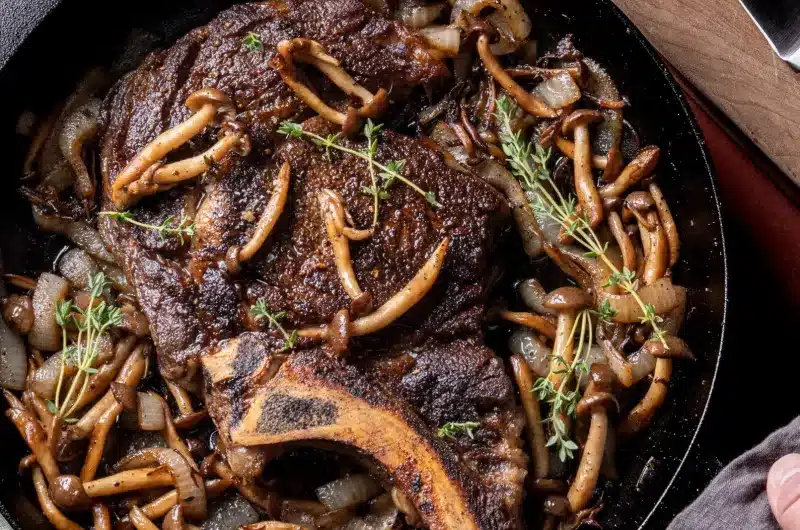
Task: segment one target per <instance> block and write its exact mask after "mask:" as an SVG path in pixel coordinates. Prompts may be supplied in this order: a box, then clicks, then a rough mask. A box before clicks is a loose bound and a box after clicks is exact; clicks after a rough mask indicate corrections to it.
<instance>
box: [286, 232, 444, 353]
mask: <svg viewBox="0 0 800 530" xmlns="http://www.w3.org/2000/svg"><path fill="white" fill-rule="evenodd" d="M449 246H450V238H447V237H446V238H444V239H443V240H442V242H441V243H439V246H438V247H436V249H435V250H434V251H433V253H432V254H431V256H430V257H429V258H428V260H427V261H426V262H425V264H423V265H422V268H420V270H419V271H418V272H417V274H416V275H415V276H414V277H413V278H411V280H410V281H409V282H408V283H407V284H406V285H405V286H403V288H402V289H400V291H398V292H397V293H395V294H394V296H392V297H391V298H389V300H387V301H386V302H385V303H384V304H383V305H382V306H380V307H379V308H378V309H376V310H375V311H374V312H372V313H370V314H369V315H367V316H364V317H361V318H359V319H357V320H354V321H353V322H352V323H351V324H350V336H351V337H361V336H363V335H369V334H372V333H375V332H377V331H380V330H382V329H383V328H385V327H387V326H388V325H390V324H391V323H392V322H394V321H395V320H397V319H398V318H400V317H401V316H403V314H405V313H406V312H407V311H408V310H409V309H411V308H412V307H414V305H416V303H417V302H419V301H420V300H422V298H424V297H425V295H426V294H428V291H430V290H431V288H432V287H433V285H434V284H435V283H436V278H438V277H439V273H440V272H441V270H442V266H443V265H444V259H445V257H446V256H447V249H448V247H449ZM298 335H299V336H300V337H306V338H312V339H315V340H320V339H325V338H326V337H327V326H323V327H316V328H305V329H301V330H298Z"/></svg>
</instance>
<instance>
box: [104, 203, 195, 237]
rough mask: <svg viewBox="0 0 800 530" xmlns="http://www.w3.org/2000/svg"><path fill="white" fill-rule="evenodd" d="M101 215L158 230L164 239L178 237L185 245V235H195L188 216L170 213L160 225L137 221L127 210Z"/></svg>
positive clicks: (192, 224)
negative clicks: (177, 216) (179, 216)
mask: <svg viewBox="0 0 800 530" xmlns="http://www.w3.org/2000/svg"><path fill="white" fill-rule="evenodd" d="M99 215H104V216H106V217H110V218H111V219H114V220H117V221H124V222H126V223H130V224H132V225H134V226H138V227H141V228H145V229H147V230H152V231H154V232H157V233H158V235H159V236H161V239H162V240H165V239H167V237H176V238H178V240H179V241H180V244H181V245H183V244H184V242H185V240H184V237H186V238H189V239H191V238H192V237H194V223H192V222H191V221H190V220H189V219H188V218H186V217H181V218H180V219H177V218H176V217H175V216H173V215H170V216H169V217H167V218H166V219H164V221H163V222H162V223H161V224H160V225H153V224H148V223H143V222H141V221H137V220H136V218H134V217H133V214H132V213H131V212H130V211H127V210H126V211H124V212H100V214H99Z"/></svg>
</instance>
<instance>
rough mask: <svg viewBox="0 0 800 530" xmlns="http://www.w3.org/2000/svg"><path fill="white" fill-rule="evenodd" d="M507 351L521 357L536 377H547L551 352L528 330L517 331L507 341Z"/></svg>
mask: <svg viewBox="0 0 800 530" xmlns="http://www.w3.org/2000/svg"><path fill="white" fill-rule="evenodd" d="M508 349H509V350H511V353H513V354H515V355H521V356H522V357H523V358H524V359H525V361H527V363H528V366H529V367H530V369H531V371H533V373H534V374H535V375H536V376H537V377H547V374H548V373H549V372H550V357H551V356H552V355H553V350H551V349H550V348H548V347H547V345H545V343H544V342H542V341H541V340H539V338H538V337H537V336H536V334H535V333H534V332H533V331H531V330H529V329H518V330H516V331H515V332H514V333H512V334H511V338H509V339H508Z"/></svg>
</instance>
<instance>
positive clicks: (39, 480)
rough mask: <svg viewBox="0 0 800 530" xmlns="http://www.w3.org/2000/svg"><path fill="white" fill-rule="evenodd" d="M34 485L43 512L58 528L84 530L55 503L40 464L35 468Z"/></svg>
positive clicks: (59, 529) (61, 529)
mask: <svg viewBox="0 0 800 530" xmlns="http://www.w3.org/2000/svg"><path fill="white" fill-rule="evenodd" d="M51 482H52V481H51ZM33 487H34V489H35V490H36V496H37V497H38V498H39V504H40V505H41V507H42V513H44V516H45V517H47V520H48V521H50V523H51V524H52V525H53V526H54V527H55V528H56V529H57V530H82V529H81V526H80V525H78V524H77V523H75V522H74V521H72V520H71V519H68V518H67V516H66V515H64V514H63V513H61V510H59V509H58V507H57V506H56V505H55V503H54V502H53V499H52V498H51V497H50V492H49V491H48V488H47V480H46V479H45V477H44V474H43V473H42V470H41V468H40V467H38V466H36V467H34V468H33Z"/></svg>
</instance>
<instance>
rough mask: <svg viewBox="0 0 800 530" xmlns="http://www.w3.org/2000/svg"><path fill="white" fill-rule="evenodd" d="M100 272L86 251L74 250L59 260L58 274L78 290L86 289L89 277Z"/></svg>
mask: <svg viewBox="0 0 800 530" xmlns="http://www.w3.org/2000/svg"><path fill="white" fill-rule="evenodd" d="M99 271H100V268H99V267H98V266H97V263H95V261H94V260H93V259H92V257H91V256H90V255H89V254H88V253H87V252H86V251H84V250H81V249H79V248H73V249H70V250H68V251H67V252H65V253H64V255H63V256H61V259H60V260H58V272H59V273H60V274H61V276H63V277H64V278H66V279H67V280H68V281H69V282H70V283H71V284H72V285H73V286H75V287H77V288H78V289H86V287H87V285H88V283H89V277H90V276H94V275H95V274H97V273H98V272H99Z"/></svg>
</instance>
